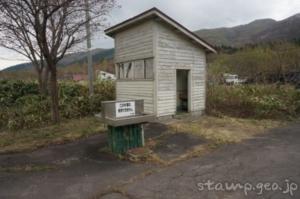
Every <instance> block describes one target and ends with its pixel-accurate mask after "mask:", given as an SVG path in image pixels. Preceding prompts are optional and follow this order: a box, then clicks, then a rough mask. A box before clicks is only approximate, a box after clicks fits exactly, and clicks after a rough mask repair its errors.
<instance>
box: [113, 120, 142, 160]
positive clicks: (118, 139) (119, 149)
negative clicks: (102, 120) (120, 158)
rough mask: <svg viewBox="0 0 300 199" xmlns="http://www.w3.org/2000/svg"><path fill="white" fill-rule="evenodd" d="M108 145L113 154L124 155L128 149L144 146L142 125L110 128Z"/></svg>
mask: <svg viewBox="0 0 300 199" xmlns="http://www.w3.org/2000/svg"><path fill="white" fill-rule="evenodd" d="M108 143H109V148H110V149H111V151H112V152H113V153H116V154H124V153H126V151H127V150H128V149H132V148H137V147H142V146H144V131H143V125H142V124H131V125H126V126H117V127H114V126H110V125H109V126H108Z"/></svg>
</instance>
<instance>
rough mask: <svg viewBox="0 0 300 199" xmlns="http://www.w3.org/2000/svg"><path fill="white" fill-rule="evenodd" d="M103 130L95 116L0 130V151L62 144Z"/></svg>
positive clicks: (10, 151) (7, 151)
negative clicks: (36, 126)
mask: <svg viewBox="0 0 300 199" xmlns="http://www.w3.org/2000/svg"><path fill="white" fill-rule="evenodd" d="M103 131H104V127H103V124H102V123H101V122H99V120H97V119H96V118H95V117H85V118H81V119H71V120H65V121H62V122H61V123H60V124H57V125H50V126H47V127H43V128H35V129H30V130H29V129H27V130H25V129H22V130H19V131H4V130H3V131H1V132H0V153H12V152H21V151H27V150H34V149H37V148H40V147H44V146H47V145H50V144H62V143H65V142H69V141H74V140H77V139H79V138H84V137H88V136H91V135H94V134H97V133H100V132H103Z"/></svg>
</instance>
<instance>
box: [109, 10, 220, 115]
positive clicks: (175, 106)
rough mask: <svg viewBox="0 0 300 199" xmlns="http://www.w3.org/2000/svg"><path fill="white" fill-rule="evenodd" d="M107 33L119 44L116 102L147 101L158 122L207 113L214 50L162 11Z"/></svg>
mask: <svg viewBox="0 0 300 199" xmlns="http://www.w3.org/2000/svg"><path fill="white" fill-rule="evenodd" d="M105 33H106V34H107V35H109V36H111V37H113V38H114V41H115V55H114V62H115V66H116V76H117V81H116V97H117V100H128V99H143V100H144V106H145V112H147V113H153V114H155V115H156V116H157V117H162V116H172V115H175V114H177V113H181V112H189V113H192V114H202V113H203V111H204V110H205V98H206V54H207V53H211V52H212V53H216V50H215V49H214V48H213V47H212V46H211V45H210V44H208V43H207V42H205V41H204V40H202V39H201V38H199V37H198V36H197V35H195V34H194V33H193V32H191V31H189V30H188V29H187V28H185V27H184V26H182V25H181V24H179V23H178V22H176V21H175V20H173V19H172V18H170V17H169V16H167V15H166V14H164V13H163V12H161V11H160V10H158V9H157V8H152V9H150V10H148V11H145V12H143V13H141V14H139V15H137V16H135V17H133V18H130V19H128V20H126V21H124V22H122V23H120V24H117V25H115V26H113V27H111V28H108V29H106V30H105Z"/></svg>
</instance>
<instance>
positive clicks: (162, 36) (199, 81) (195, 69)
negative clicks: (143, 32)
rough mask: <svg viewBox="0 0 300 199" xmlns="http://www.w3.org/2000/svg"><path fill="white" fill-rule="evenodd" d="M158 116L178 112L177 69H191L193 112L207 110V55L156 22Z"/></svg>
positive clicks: (182, 37) (191, 109)
mask: <svg viewBox="0 0 300 199" xmlns="http://www.w3.org/2000/svg"><path fill="white" fill-rule="evenodd" d="M155 26H156V27H155V30H156V31H157V33H156V34H155V36H156V37H157V38H156V39H155V41H157V42H158V43H157V45H156V46H157V49H156V51H155V55H154V56H155V58H156V59H157V60H156V65H157V66H156V72H157V73H158V74H157V75H156V77H157V116H164V115H173V114H175V112H176V69H188V70H190V78H191V80H190V86H191V88H190V92H191V95H190V97H191V99H190V100H191V104H190V105H191V107H190V111H202V110H204V109H205V98H206V96H205V92H206V91H205V76H206V62H205V60H206V58H205V52H204V51H203V50H202V49H200V48H199V47H198V46H196V45H194V44H193V43H192V42H191V41H190V40H187V39H186V37H184V36H182V35H180V34H178V33H176V31H175V30H172V29H170V28H169V27H167V26H165V25H163V24H161V23H159V22H156V23H155Z"/></svg>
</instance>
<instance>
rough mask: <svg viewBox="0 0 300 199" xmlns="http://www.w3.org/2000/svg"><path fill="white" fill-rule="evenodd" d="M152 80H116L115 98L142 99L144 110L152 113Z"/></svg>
mask: <svg viewBox="0 0 300 199" xmlns="http://www.w3.org/2000/svg"><path fill="white" fill-rule="evenodd" d="M153 88H154V81H148V80H146V81H140V80H139V81H117V82H116V89H117V90H116V91H117V92H116V93H117V100H128V99H144V111H145V112H147V113H154V108H153V100H154V99H153V98H154V89H153Z"/></svg>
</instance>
